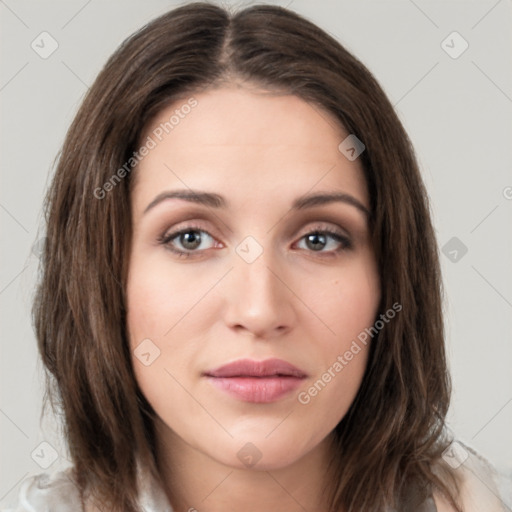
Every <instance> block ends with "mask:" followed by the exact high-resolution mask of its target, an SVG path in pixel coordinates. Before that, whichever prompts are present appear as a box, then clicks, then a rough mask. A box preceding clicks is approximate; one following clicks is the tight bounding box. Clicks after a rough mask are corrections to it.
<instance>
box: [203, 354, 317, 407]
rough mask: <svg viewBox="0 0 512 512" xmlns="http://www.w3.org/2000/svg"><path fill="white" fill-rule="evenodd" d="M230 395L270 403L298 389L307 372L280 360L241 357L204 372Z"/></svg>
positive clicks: (245, 399) (240, 398) (217, 386)
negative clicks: (254, 359) (255, 359)
mask: <svg viewBox="0 0 512 512" xmlns="http://www.w3.org/2000/svg"><path fill="white" fill-rule="evenodd" d="M203 376H204V377H206V378H207V379H208V381H209V382H210V383H211V384H212V385H213V386H215V387H216V388H217V389H220V390H221V391H223V392H224V393H227V394H228V395H229V396H231V397H233V398H236V399H238V400H242V401H244V402H252V403H270V402H275V401H277V400H279V399H281V398H284V397H286V396H287V395H289V394H290V393H291V392H292V391H293V390H295V389H297V388H298V387H299V386H300V385H301V384H302V381H303V380H304V379H305V378H306V377H307V374H306V373H305V372H303V371H302V370H300V369H299V368H297V367H296V366H293V365H292V364H290V363H288V362H287V361H283V360H282V359H267V360H265V361H253V360H251V359H240V360H238V361H234V362H233V363H229V364H226V365H223V366H220V367H219V368H216V369H214V370H210V371H208V372H205V373H204V374H203Z"/></svg>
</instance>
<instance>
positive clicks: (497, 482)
mask: <svg viewBox="0 0 512 512" xmlns="http://www.w3.org/2000/svg"><path fill="white" fill-rule="evenodd" d="M454 445H455V446H454V449H452V450H451V452H448V453H447V455H446V457H447V459H446V460H447V461H448V462H449V464H450V465H451V466H452V467H453V468H454V469H456V471H462V473H463V474H464V480H463V482H464V483H463V488H462V499H463V510H464V512H511V511H512V468H509V470H508V471H507V472H498V471H497V470H496V469H495V468H494V467H493V466H492V465H491V464H490V463H489V462H488V461H487V460H485V459H484V458H483V457H481V456H480V455H478V454H477V453H476V452H475V451H474V450H473V449H471V448H470V447H468V446H467V445H465V444H463V443H460V442H456V443H454ZM70 470H71V468H67V469H65V470H61V471H57V472H54V473H52V474H50V473H40V474H37V475H33V476H30V477H28V478H26V479H25V480H24V481H23V482H22V483H21V486H20V489H19V494H18V502H17V505H16V506H15V507H14V508H10V509H4V510H2V512H47V511H51V512H77V511H79V510H80V507H81V505H80V499H79V495H78V491H77V488H76V487H75V485H74V483H73V482H72V480H71V478H70ZM138 475H139V476H138V477H139V480H140V482H141V489H142V492H141V495H140V497H139V503H140V505H141V507H142V509H143V510H144V511H145V512H173V509H172V507H171V506H170V504H169V501H168V499H167V496H166V495H165V493H164V491H163V489H162V488H161V487H160V486H159V485H158V484H157V482H155V481H154V479H152V478H151V477H150V476H149V475H148V474H147V473H146V472H144V473H143V472H141V471H139V473H138ZM429 504H430V505H427V504H426V503H425V505H426V506H425V507H424V508H422V510H428V512H430V511H431V510H432V512H436V510H437V512H445V511H451V509H450V508H445V507H444V506H443V505H442V504H438V505H437V508H436V507H435V506H434V505H433V503H432V502H431V501H429Z"/></svg>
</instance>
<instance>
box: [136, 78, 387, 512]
mask: <svg viewBox="0 0 512 512" xmlns="http://www.w3.org/2000/svg"><path fill="white" fill-rule="evenodd" d="M194 97H195V98H196V99H197V102H198V104H197V106H196V108H194V110H193V111H192V112H191V113H190V114H189V115H188V116H187V117H186V118H184V119H182V120H181V121H180V124H179V125H178V126H176V127H175V128H174V129H173V130H172V132H170V133H169V134H168V136H166V137H165V138H164V139H163V140H162V141H161V142H159V143H158V145H157V146H156V147H155V148H154V149H152V150H151V152H150V153H149V154H148V155H147V156H146V157H145V158H144V159H143V160H142V161H141V162H140V164H139V165H138V166H137V169H136V171H135V172H136V175H135V176H134V177H135V178H136V186H135V187H134V190H133V196H132V216H133V238H132V247H131V252H130V264H129V275H128V287H127V302H128V332H129V337H130V344H131V349H132V353H133V350H134V349H136V348H137V346H138V345H139V344H140V343H141V342H142V341H143V340H146V339H150V340H151V343H153V344H154V345H155V346H156V347H158V349H159V350H160V355H159V356H158V357H157V358H156V359H155V360H154V361H153V362H152V364H150V365H149V366H145V365H144V364H142V363H141V362H140V361H139V359H138V358H137V357H135V356H134V357H133V365H134V369H135V374H136V378H137V381H138V383H139V385H140V388H141V390H142V392H143V393H144V395H145V396H146V398H147V400H148V401H149V402H150V404H151V405H152V407H153V408H154V410H155V411H156V414H157V415H158V419H157V422H156V429H157V444H158V464H159V467H160V470H161V472H162V476H163V480H164V483H165V490H166V492H167V494H168V496H169V499H170V500H171V503H172V505H173V507H174V508H175V510H176V511H180V512H181V511H187V510H189V509H190V508H191V507H195V508H196V509H197V510H198V511H199V512H220V511H222V512H227V511H235V510H236V511H238V510H245V511H254V512H259V511H261V512H263V511H265V512H266V511H268V510H280V511H283V512H287V511H288V512H291V511H293V512H297V511H303V510H304V509H306V510H315V511H324V510H326V505H325V503H324V502H323V495H322V493H321V486H322V485H323V482H324V469H325V461H326V460H327V457H328V455H329V450H330V440H331V435H330V434H331V433H332V431H333V429H334V428H335V427H336V425H337V424H338V423H339V421H340V420H341V419H342V418H343V417H344V415H345V414H346V412H347V410H348V408H349V406H350V405H351V403H352V402H353V400H354V398H355V396H356V394H357V391H358V389H359V387H360V385H361V381H362V378H363V374H364V371H365V368H366V363H367V356H368V349H369V345H368V346H367V347H364V348H363V350H361V351H360V352H359V353H358V354H357V355H355V356H354V358H353V359H352V360H351V361H350V364H348V365H347V366H346V367H345V368H344V369H343V371H341V372H340V373H339V375H337V376H336V377H335V378H334V379H333V380H332V381H331V382H330V383H328V384H327V385H326V387H325V389H323V390H322V392H321V393H319V394H318V396H316V397H314V398H313V399H312V400H311V401H310V403H308V404H307V405H303V404H301V403H299V401H298V399H297V396H298V394H299V393H300V392H301V391H305V390H307V389H308V388H309V387H310V386H312V385H313V383H314V382H316V381H317V380H318V379H319V378H320V376H321V375H322V374H323V373H324V372H325V370H326V369H327V368H328V367H330V366H332V364H333V363H334V362H335V361H336V358H337V357H338V356H339V355H340V354H343V353H344V352H345V351H347V350H348V349H349V347H350V344H351V342H352V340H354V339H355V338H356V337H357V335H358V334H359V333H360V332H361V331H363V330H364V328H366V327H370V326H372V325H373V323H374V320H375V319H376V316H377V312H378V311H377V309H378V304H379V300H380V282H379V276H378V270H377V264H376V261H375V255H374V252H373V249H372V247H371V243H370V238H369V226H368V218H367V215H366V213H365V211H364V209H369V197H368V191H367V187H366V182H365V178H364V175H363V170H362V167H361V165H360V162H359V161H358V160H355V161H349V160H348V159H347V158H345V156H344V155H343V154H341V153H340V151H339V150H338V145H339V144H340V142H341V141H342V140H343V139H345V138H346V137H347V135H348V133H346V132H345V131H344V130H343V129H342V127H341V126H340V125H339V123H337V121H336V120H335V119H334V118H333V117H332V116H331V115H330V114H329V113H327V112H325V111H323V110H321V109H320V108H319V107H316V106H312V105H310V104H309V103H307V102H305V101H303V100H302V99H300V98H298V97H296V96H292V95H277V94H275V93H269V92H268V91H263V90H260V89H257V88H255V87H252V86H249V85H247V84H245V85H244V86H243V87H241V86H236V85H233V86H225V87H222V88H219V89H215V90H209V91H207V92H203V93H200V94H195V95H194ZM183 102H186V98H185V99H184V100H183ZM179 105H180V102H177V103H175V104H173V105H170V106H169V107H168V108H167V109H165V110H164V111H162V112H161V113H160V114H159V115H158V116H157V118H155V119H154V120H153V121H152V124H151V126H149V127H148V129H147V133H146V134H144V137H143V140H144V139H145V136H146V135H148V134H149V133H151V130H152V129H153V128H154V127H155V126H158V125H159V124H160V123H161V122H162V120H165V119H168V118H169V115H170V114H171V113H172V111H173V110H174V109H176V108H178V107H179ZM178 190H181V191H185V192H190V191H191V190H194V191H201V192H208V193H212V194H218V195H221V196H222V197H223V198H224V201H225V203H226V204H225V206H223V207H216V206H214V205H213V203H211V204H210V205H203V204H200V203H198V202H191V201H186V200H184V199H177V198H167V199H164V196H163V195H162V194H164V195H165V194H166V193H167V192H172V191H178ZM334 192H336V193H340V194H345V195H346V197H348V196H350V198H352V199H349V200H348V201H336V202H334V201H332V202H328V203H324V204H317V205H313V206H311V205H309V206H307V207H306V206H304V207H302V208H297V209H293V208H292V205H293V203H294V201H296V200H298V199H299V198H302V197H304V196H306V195H311V194H319V193H334ZM356 203H358V204H359V205H360V206H355V205H356ZM150 205H151V206H150ZM183 229H187V230H188V231H192V233H190V232H189V233H188V234H186V235H182V236H179V235H176V236H171V235H173V234H174V233H175V232H177V231H180V230H183ZM325 230H328V231H333V232H334V233H335V234H336V235H339V236H340V240H341V241H339V240H338V239H337V237H336V236H331V235H330V234H329V233H325ZM315 232H316V233H318V236H317V237H315V236H309V235H311V234H314V233H315ZM246 237H252V239H254V241H249V242H248V241H247V240H246ZM242 242H243V243H242ZM240 244H242V245H240ZM246 244H247V245H246ZM237 248H238V250H237ZM240 248H243V249H245V250H246V251H247V252H245V253H244V252H240ZM172 249H174V250H178V251H179V250H181V251H183V252H187V253H189V255H188V257H185V256H183V255H182V256H181V257H180V256H179V254H178V253H176V252H173V250H172ZM260 250H261V251H262V252H261V254H260V255H259V257H257V258H256V259H255V260H254V261H252V262H251V263H248V262H247V261H246V259H244V258H243V257H242V256H241V255H245V254H250V255H254V254H256V252H257V251H260ZM146 343H148V342H146ZM150 346H151V345H150ZM242 358H244V359H253V360H257V361H262V360H266V359H269V358H279V359H284V360H285V361H288V362H289V363H291V364H293V365H295V366H296V367H298V368H300V369H301V370H303V371H304V372H305V373H307V375H308V377H307V378H306V379H304V380H303V382H302V383H301V385H300V387H299V388H298V389H296V390H294V391H293V392H291V393H288V394H286V395H285V396H283V397H281V398H280V399H278V400H276V401H272V402H270V403H250V402H247V401H244V400H241V399H237V398H236V397H234V396H233V395H230V394H227V393H225V392H224V391H222V390H221V389H219V388H218V387H216V386H212V384H211V383H210V382H209V381H208V379H207V378H205V377H204V376H203V373H204V372H206V371H208V370H212V369H214V368H216V367H218V366H221V365H223V364H226V363H230V362H232V361H235V360H237V359H242ZM247 443H251V445H248V446H246V445H247ZM244 446H245V448H243V447H244ZM253 447H254V448H253ZM242 448H243V449H244V450H245V452H244V451H243V450H242V452H241V453H242V454H246V453H247V452H249V454H250V455H252V456H253V457H254V458H258V457H261V458H260V459H259V460H258V462H257V463H256V464H255V465H254V466H251V467H249V466H247V465H246V464H245V463H244V462H243V459H242V458H241V457H239V456H238V455H237V454H238V453H239V452H240V450H241V449H242ZM251 450H252V451H251Z"/></svg>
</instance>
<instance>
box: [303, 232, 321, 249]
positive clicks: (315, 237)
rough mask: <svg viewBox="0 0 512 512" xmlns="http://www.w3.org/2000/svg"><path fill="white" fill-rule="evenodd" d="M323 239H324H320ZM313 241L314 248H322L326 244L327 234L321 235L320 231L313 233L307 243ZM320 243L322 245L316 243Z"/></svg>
mask: <svg viewBox="0 0 512 512" xmlns="http://www.w3.org/2000/svg"><path fill="white" fill-rule="evenodd" d="M320 239H322V240H320ZM310 242H311V244H310V245H311V247H312V249H315V248H320V249H322V248H323V247H324V246H325V236H324V235H321V234H319V233H313V234H312V235H308V238H307V243H308V244H309V243H310ZM318 243H320V245H316V244H318Z"/></svg>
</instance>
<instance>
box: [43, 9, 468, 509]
mask: <svg viewBox="0 0 512 512" xmlns="http://www.w3.org/2000/svg"><path fill="white" fill-rule="evenodd" d="M234 79H236V80H239V81H245V82H247V83H252V84H256V85H259V86H261V87H264V88H267V89H272V90H275V91H282V92H285V93H291V94H294V95H297V96H298V97H300V98H302V99H304V100H306V101H308V102H310V103H311V104H313V105H315V106H317V107H318V108H319V109H320V110H321V109H324V110H325V111H327V112H330V113H332V114H334V116H335V117H336V118H337V119H338V120H339V122H340V124H341V125H342V126H343V127H344V128H345V129H346V130H347V131H348V132H349V133H351V134H354V135H356V136H357V138H359V139H360V140H361V141H363V143H364V145H365V147H366V149H365V151H364V152H363V153H362V154H361V155H360V157H359V158H360V159H361V162H362V166H363V168H364V173H365V177H366V182H367V185H368V190H369V196H370V199H371V230H372V236H373V245H374V249H375V252H376V256H377V260H378V265H379V270H380V279H381V287H382V300H381V304H380V311H379V313H383V312H385V311H386V310H388V309H389V308H392V305H393V304H394V303H396V302H398V303H400V304H401V305H402V308H403V309H402V311H401V312H400V314H399V315H397V316H396V318H395V319H394V320H393V321H392V322H390V323H389V324H388V325H387V326H386V328H385V329H382V330H381V331H380V332H379V334H378V336H377V337H376V338H375V339H374V340H373V341H372V343H371V347H370V354H369V360H368V366H367V369H366V373H365V375H364V379H363V382H362V385H361V387H360V389H359V392H358V394H357V396H356V399H355V401H354V402H353V404H352V406H351V407H350V409H349V411H348V413H347V414H346V416H345V417H344V418H343V419H342V420H341V422H340V423H339V425H338V426H337V427H336V429H335V445H336V448H335V450H333V451H332V460H331V462H330V465H329V470H330V473H329V474H330V475H331V478H330V479H329V482H327V484H328V491H329V497H330V510H331V511H332V512H335V511H339V510H340V509H342V510H346V511H348V512H353V511H365V512H372V511H380V510H383V509H384V507H386V506H389V505H392V506H396V505H398V506H399V505H400V503H402V502H403V501H401V500H404V499H405V498H404V496H405V495H406V490H407V489H408V488H409V487H410V486H412V485H416V486H419V489H420V491H421V492H422V493H423V494H424V495H425V496H426V495H427V494H428V493H429V492H431V491H432V490H433V489H434V488H436V489H438V490H439V491H440V492H442V493H443V494H445V496H447V498H448V499H449V501H451V503H452V504H453V505H454V506H456V508H457V510H460V508H459V506H458V505H457V500H458V498H457V494H458V485H457V482H456V481H455V479H454V477H453V476H452V475H451V473H450V472H449V471H448V468H447V466H446V465H445V464H443V460H442V458H441V454H442V452H443V451H444V450H445V448H446V447H447V446H448V444H449V439H447V437H448V436H447V434H446V428H445V416H446V413H447V409H448V406H449V398H450V380H449V375H448V372H447V363H446V358H445V348H444V330H443V318H442V293H441V292H442V289H441V281H440V270H439V262H438V253H437V245H436V241H435V237H434V232H433V228H432V224H431V219H430V212H429V206H428V200H427V196H426V192H425V188H424V185H423V183H422V179H421V176H420V172H419V169H418V165H417V162H416V158H415V155H414V151H413V149H412V146H411V143H410V141H409V138H408V136H407V134H406V133H405V131H404V129H403V127H402V125H401V123H400V121H399V119H398V117H397V115H396V114H395V112H394V110H393V107H392V105H391V104H390V102H389V100H388V99H387V97H386V96H385V94H384V92H383V91H382V89H381V88H380V86H379V85H378V84H377V82H376V80H375V79H374V78H373V76H372V75H371V73H370V72H369V71H368V70H367V69H366V68H365V66H364V65H363V64H362V63H361V62H359V61H358V60H357V59H356V58H355V57H354V56H352V55H351V54H350V53H349V52H348V51H347V50H345V49H344V48H343V46H341V45H340V43H339V42H337V41H336V40H335V39H333V38H332V37H330V36H329V35H327V34H326V33H325V32H323V31H322V30H321V29H319V28H318V27H317V26H315V25H314V24H312V23H311V22H309V21H307V20H306V19H304V18H302V17H300V16H299V15H297V14H295V13H293V12H292V11H289V10H286V9H284V8H281V7H277V6H269V5H255V6H252V7H249V8H246V9H244V10H242V11H240V12H238V13H233V14H232V13H230V12H229V11H226V10H224V9H222V8H220V7H217V6H215V5H211V4H208V3H193V4H188V5H185V6H182V7H179V8H177V9H174V10H172V11H170V12H168V13H167V14H165V15H163V16H161V17H159V18H157V19H156V20H154V21H152V22H151V23H149V24H148V25H146V26H145V27H143V28H142V29H141V30H140V31H138V32H137V33H135V34H134V35H132V36H131V37H129V38H128V39H127V40H126V41H125V42H124V43H123V44H122V45H121V46H120V47H119V49H118V50H117V51H116V52H115V53H114V54H113V56H112V57H111V58H110V59H109V60H108V62H107V63H106V65H105V67H104V68H103V70H102V71H101V72H100V74H99V76H98V77H97V79H96V81H95V82H94V84H93V85H92V87H91V88H90V90H89V92H88V94H87V96H86V97H85V99H84V101H83V103H82V105H81V108H80V109H79V112H78V113H77V115H76V117H75V119H74V121H73V123H72V125H71V127H70V129H69V131H68V133H67V137H66V140H65V142H64V145H63V148H62V150H61V153H60V158H59V161H58V165H57V169H56V173H55V176H54V178H53V182H52V184H51V187H50V189H49V191H48V195H47V199H46V210H45V211H46V222H47V239H46V245H45V247H44V251H43V255H42V275H41V280H40V284H39V287H38V289H37V295H36V300H35V302H34V310H33V314H34V323H35V329H36V333H37V339H38V344H39V350H40V353H41V356H42V359H43V362H44V364H45V366H46V368H47V370H48V372H47V377H48V379H47V386H48V387H47V389H48V392H49V396H50V398H51V404H52V406H53V407H54V409H55V410H58V411H59V412H61V413H62V414H63V416H64V420H65V421H64V424H65V433H66V438H67V442H68V446H69V451H70V455H71V457H72V461H73V463H74V471H75V478H76V480H77V484H78V486H79V488H80V490H81V493H82V497H83V496H85V492H86V491H87V493H88V494H90V495H91V496H92V497H94V498H95V499H97V500H98V502H100V503H102V508H103V509H108V508H110V509H111V510H113V511H123V512H134V511H136V510H138V508H137V492H138V489H137V488H136V476H137V475H136V462H137V460H140V461H142V464H143V465H144V467H146V468H149V469H150V470H151V472H152V473H153V475H154V476H156V477H158V475H157V473H158V472H157V469H156V462H155V460H156V459H155V437H154V430H153V418H154V415H155V413H154V411H153V410H152V408H151V406H150V405H149V403H148V402H147V401H146V400H145V398H144V396H143V395H142V393H141V391H140V389H139V387H138V385H137V382H136V380H135V377H134V372H133V369H132V365H131V357H130V351H129V344H128V335H127V332H126V309H125V307H126V300H125V285H126V276H127V268H128V263H129V262H128V255H129V247H130V242H131V240H130V237H131V218H130V190H131V187H132V185H133V175H132V173H131V167H130V166H133V163H132V164H130V165H129V166H128V167H127V166H126V163H127V162H131V159H133V155H134V152H135V151H136V149H137V147H138V144H140V141H141V137H142V135H143V133H144V129H145V127H146V126H147V125H148V122H149V121H150V120H151V119H152V118H153V117H154V116H155V115H156V114H157V113H158V112H160V111H161V110H162V109H163V108H164V107H165V106H167V105H168V104H169V103H171V102H173V101H175V100H176V99H177V98H179V97H186V95H187V94H188V95H191V94H194V92H198V91H201V90H205V89H208V88H211V87H214V86H218V85H219V84H222V83H223V82H229V81H232V80H234ZM340 142H341V141H340ZM123 166H124V169H125V172H124V173H122V172H121V173H120V172H119V169H120V168H123ZM135 171H136V166H135V169H134V172H135ZM114 175H117V178H116V179H115V180H113V177H114ZM107 182H108V183H110V184H111V186H108V187H107V186H105V184H106V183H107Z"/></svg>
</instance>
